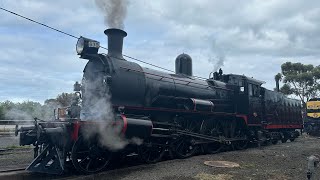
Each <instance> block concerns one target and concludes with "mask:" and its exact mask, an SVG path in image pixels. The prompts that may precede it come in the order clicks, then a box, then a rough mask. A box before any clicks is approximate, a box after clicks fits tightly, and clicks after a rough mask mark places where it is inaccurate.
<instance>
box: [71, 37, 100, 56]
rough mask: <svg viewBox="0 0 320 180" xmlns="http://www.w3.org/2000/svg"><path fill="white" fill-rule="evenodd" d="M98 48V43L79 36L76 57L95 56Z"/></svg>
mask: <svg viewBox="0 0 320 180" xmlns="http://www.w3.org/2000/svg"><path fill="white" fill-rule="evenodd" d="M99 47H100V42H98V41H95V40H92V39H88V38H85V37H82V36H81V37H80V38H79V39H78V42H77V45H76V51H77V54H78V55H85V54H97V53H98V50H99Z"/></svg>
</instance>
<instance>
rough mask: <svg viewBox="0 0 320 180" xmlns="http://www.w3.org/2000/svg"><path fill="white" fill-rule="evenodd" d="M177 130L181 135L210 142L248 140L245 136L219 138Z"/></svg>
mask: <svg viewBox="0 0 320 180" xmlns="http://www.w3.org/2000/svg"><path fill="white" fill-rule="evenodd" d="M176 132H177V134H180V135H186V136H191V137H195V138H199V139H205V140H207V141H209V142H210V141H211V142H220V143H224V142H232V141H244V140H247V139H245V138H225V137H224V136H220V137H218V138H217V137H212V136H207V135H203V134H198V133H193V132H188V131H182V130H176ZM207 143H208V142H207ZM202 144H203V143H202Z"/></svg>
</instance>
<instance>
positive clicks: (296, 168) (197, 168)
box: [0, 135, 320, 180]
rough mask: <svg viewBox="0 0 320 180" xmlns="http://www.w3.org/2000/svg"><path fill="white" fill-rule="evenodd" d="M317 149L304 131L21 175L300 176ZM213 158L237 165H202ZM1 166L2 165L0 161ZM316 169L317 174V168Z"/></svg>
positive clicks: (127, 179) (194, 179)
mask: <svg viewBox="0 0 320 180" xmlns="http://www.w3.org/2000/svg"><path fill="white" fill-rule="evenodd" d="M29 151H30V150H29ZM21 152H24V151H21ZM26 153H27V152H24V153H16V154H15V155H12V157H11V155H7V156H4V157H5V158H3V157H2V155H0V158H2V159H0V160H1V161H2V160H3V159H5V160H4V161H6V162H8V161H9V160H6V158H12V159H11V160H10V161H14V162H15V163H16V164H21V163H19V161H20V160H22V158H21V157H23V156H26ZM30 153H31V152H30ZM317 153H318V154H319V153H320V139H318V138H312V137H308V136H305V135H304V136H302V137H299V138H298V139H296V141H295V142H287V143H279V144H277V145H269V146H262V147H261V148H260V149H259V148H250V149H247V150H243V151H228V152H222V153H219V154H211V155H199V156H194V157H191V158H188V159H174V160H167V161H163V162H159V163H156V164H142V165H135V166H130V167H123V166H122V167H120V168H117V169H114V170H109V171H105V172H102V173H99V174H95V175H88V176H80V175H74V174H72V175H71V174H69V175H64V176H43V175H40V174H26V175H23V179H75V180H82V179H92V180H93V179H94V180H100V179H101V180H102V179H103V180H105V179H112V180H117V179H119V180H120V179H121V180H149V179H152V180H171V179H173V180H175V179H177V180H224V179H225V180H231V179H235V180H238V179H239V180H250V179H252V180H283V179H293V180H303V179H306V171H307V157H308V156H310V155H312V154H317ZM28 156H29V155H28ZM29 158H31V157H29ZM14 159H15V160H14ZM26 159H27V158H26ZM26 159H25V160H26ZM31 159H32V158H31ZM215 160H219V161H231V162H235V163H238V164H240V167H238V168H215V167H210V166H206V165H204V161H215ZM2 162H3V161H2ZM24 162H25V161H24ZM123 163H125V162H123ZM1 164H2V163H1ZM124 166H126V165H124ZM1 167H4V166H3V165H1ZM317 173H318V174H320V168H319V169H318V171H317ZM0 179H1V176H0ZM16 179H17V178H16ZM318 179H319V176H318Z"/></svg>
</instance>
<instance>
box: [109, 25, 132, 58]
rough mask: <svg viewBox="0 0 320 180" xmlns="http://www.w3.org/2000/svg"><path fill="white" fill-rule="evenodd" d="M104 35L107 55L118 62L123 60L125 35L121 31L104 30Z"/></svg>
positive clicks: (113, 29)
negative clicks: (106, 42)
mask: <svg viewBox="0 0 320 180" xmlns="http://www.w3.org/2000/svg"><path fill="white" fill-rule="evenodd" d="M104 34H106V35H107V36H108V55H109V56H111V57H114V58H117V59H119V60H124V58H123V56H122V47H123V38H124V37H126V36H127V33H126V32H125V31H123V30H121V29H115V28H111V29H106V30H105V31H104Z"/></svg>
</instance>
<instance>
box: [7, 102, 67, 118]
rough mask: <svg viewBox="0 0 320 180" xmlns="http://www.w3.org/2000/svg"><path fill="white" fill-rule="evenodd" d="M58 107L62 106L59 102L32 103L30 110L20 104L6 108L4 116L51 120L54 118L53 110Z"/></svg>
mask: <svg viewBox="0 0 320 180" xmlns="http://www.w3.org/2000/svg"><path fill="white" fill-rule="evenodd" d="M24 103H27V102H24ZM22 104H23V103H22ZM60 107H62V106H61V105H60V104H59V103H53V102H51V103H50V104H45V105H40V104H39V105H34V106H33V107H32V110H31V109H28V108H25V107H24V108H23V106H22V105H20V106H17V107H12V108H10V109H8V110H7V111H6V112H5V114H4V116H5V118H6V119H11V120H33V119H34V118H39V119H42V120H46V121H48V120H49V121H51V120H54V119H55V117H54V113H53V110H54V109H56V108H60Z"/></svg>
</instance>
